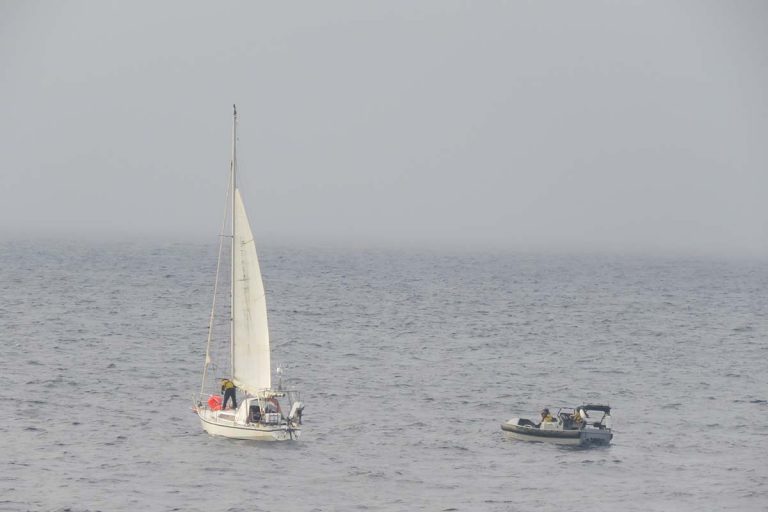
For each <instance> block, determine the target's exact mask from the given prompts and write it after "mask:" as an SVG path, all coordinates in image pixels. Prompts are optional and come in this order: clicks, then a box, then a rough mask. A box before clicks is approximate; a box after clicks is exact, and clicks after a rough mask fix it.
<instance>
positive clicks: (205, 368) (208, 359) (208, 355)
mask: <svg viewBox="0 0 768 512" xmlns="http://www.w3.org/2000/svg"><path fill="white" fill-rule="evenodd" d="M230 172H231V171H230ZM228 206H229V183H227V192H226V194H224V220H222V221H221V230H220V231H219V255H218V257H217V258H216V279H215V280H214V282H213V303H212V304H211V316H210V319H209V320H208V341H207V343H206V345H205V365H204V366H203V382H201V383H200V395H201V396H202V394H203V391H205V377H206V374H207V373H208V365H209V364H211V339H212V338H213V320H214V316H215V312H216V292H217V290H218V288H219V270H220V269H221V253H222V251H223V248H224V239H225V238H228V237H227V236H226V235H224V230H225V229H226V226H227V207H228Z"/></svg>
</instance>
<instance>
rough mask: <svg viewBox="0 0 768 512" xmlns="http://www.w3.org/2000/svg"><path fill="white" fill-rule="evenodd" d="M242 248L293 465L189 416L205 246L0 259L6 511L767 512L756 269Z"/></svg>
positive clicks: (202, 332) (92, 248)
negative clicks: (288, 389) (542, 431)
mask: <svg viewBox="0 0 768 512" xmlns="http://www.w3.org/2000/svg"><path fill="white" fill-rule="evenodd" d="M259 249H260V253H261V262H262V271H263V274H264V281H265V286H266V289H267V297H268V307H269V315H270V330H271V334H272V338H273V344H272V354H273V362H282V364H283V365H285V366H286V367H287V368H288V371H289V377H291V378H292V382H293V384H294V385H296V386H298V387H299V388H300V389H301V390H302V395H303V399H304V401H305V403H306V409H305V415H304V420H305V421H304V430H303V434H302V439H301V441H299V442H295V443H274V444H254V443H248V442H242V441H232V440H227V439H219V438H213V437H210V436H208V435H207V434H205V433H204V432H203V431H202V429H201V427H200V425H199V422H198V419H197V417H196V415H194V414H193V413H192V412H191V405H192V396H193V395H194V394H195V393H196V392H197V391H198V390H199V387H200V377H201V372H202V367H203V359H204V350H205V340H206V333H207V323H208V314H209V310H210V300H211V295H212V285H213V273H214V269H215V264H216V257H215V247H213V246H212V245H205V244H181V243H180V244H160V243H152V242H132V243H128V242H126V243H108V242H103V243H75V242H50V241H38V242H34V241H24V242H2V243H0V338H2V344H0V347H1V348H0V396H1V397H2V403H3V405H4V409H3V410H4V412H3V414H2V419H0V453H2V460H0V510H2V511H26V510H56V511H95V510H100V511H137V510H138V511H145V512H146V511H172V510H180V511H206V512H209V511H214V510H215V511H258V510H264V511H274V510H302V511H305V510H306V511H312V510H319V511H326V510H329V511H332V510H369V511H401V510H404V511H411V510H428V511H447V510H450V511H453V510H456V511H485V510H488V511H528V510H533V509H537V510H575V509H578V510H606V511H608V510H610V511H615V510H638V511H640V510H642V511H668V510H677V511H688V510H690V511H697V512H698V511H702V510H707V511H709V510H739V511H744V510H768V262H766V261H758V260H726V259H716V258H713V259H685V258H661V257H658V258H654V257H618V256H587V255H575V256H572V255H571V256H569V255H561V256H555V255H542V256H537V255H534V254H525V255H522V254H502V253H499V254H471V253H466V252H464V253H455V254H454V253H449V252H442V253H441V252H437V251H432V252H430V251H416V250H414V251H397V250H390V251H386V250H377V251H374V250H370V251H365V250H352V249H350V250H343V249H311V248H292V247H272V246H264V247H259ZM582 402H606V403H609V404H610V405H611V406H612V407H613V427H614V433H615V437H614V441H613V443H612V444H611V445H610V446H609V447H607V448H595V449H574V448H564V447H557V446H553V445H548V444H537V443H526V442H521V441H515V440H509V439H506V438H505V437H504V436H503V435H502V432H501V430H500V428H499V426H500V424H501V423H502V422H503V421H505V420H506V419H508V418H510V417H512V416H518V415H522V416H529V417H535V416H536V415H537V413H538V411H539V410H540V409H541V408H542V407H544V406H549V407H550V408H551V407H557V406H574V405H578V404H580V403H582Z"/></svg>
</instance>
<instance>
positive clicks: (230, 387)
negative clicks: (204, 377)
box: [221, 379, 237, 411]
mask: <svg viewBox="0 0 768 512" xmlns="http://www.w3.org/2000/svg"><path fill="white" fill-rule="evenodd" d="M221 392H222V393H224V403H223V404H222V406H221V410H222V411H223V410H224V409H226V408H227V402H228V401H229V399H230V398H231V399H232V408H233V409H237V398H235V383H234V382H232V381H231V380H229V379H221Z"/></svg>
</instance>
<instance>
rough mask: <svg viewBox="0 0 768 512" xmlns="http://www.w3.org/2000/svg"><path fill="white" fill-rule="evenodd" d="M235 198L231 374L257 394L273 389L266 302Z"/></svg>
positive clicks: (240, 207) (237, 194)
mask: <svg viewBox="0 0 768 512" xmlns="http://www.w3.org/2000/svg"><path fill="white" fill-rule="evenodd" d="M234 199H235V212H234V215H235V233H234V239H233V241H232V250H233V252H234V257H233V265H234V267H233V268H234V272H233V279H234V282H233V283H232V294H233V300H232V308H233V311H232V312H233V319H234V334H233V340H232V343H233V347H232V350H233V354H232V360H233V372H232V373H233V380H234V383H235V385H236V386H237V387H239V388H240V389H243V390H245V391H247V392H249V393H251V394H256V393H258V392H259V391H263V390H265V389H268V388H270V387H271V375H270V371H271V370H270V354H269V329H268V328H267V302H266V298H265V296H264V284H263V283H262V281H261V270H260V269H259V260H258V257H257V255H256V244H255V243H254V241H253V234H252V233H251V227H250V225H249V224H248V217H247V216H246V214H245V207H244V206H243V200H242V198H241V197H240V190H235V197H234Z"/></svg>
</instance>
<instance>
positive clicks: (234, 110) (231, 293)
mask: <svg viewBox="0 0 768 512" xmlns="http://www.w3.org/2000/svg"><path fill="white" fill-rule="evenodd" d="M230 165H231V172H230V179H231V182H230V190H231V197H230V199H231V200H232V217H231V219H232V251H231V254H230V269H231V272H232V278H231V279H230V283H229V357H230V361H229V364H230V366H229V368H230V372H229V374H230V378H231V377H232V376H234V375H235V187H236V186H237V177H236V173H237V106H236V105H232V161H231V163H230Z"/></svg>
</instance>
